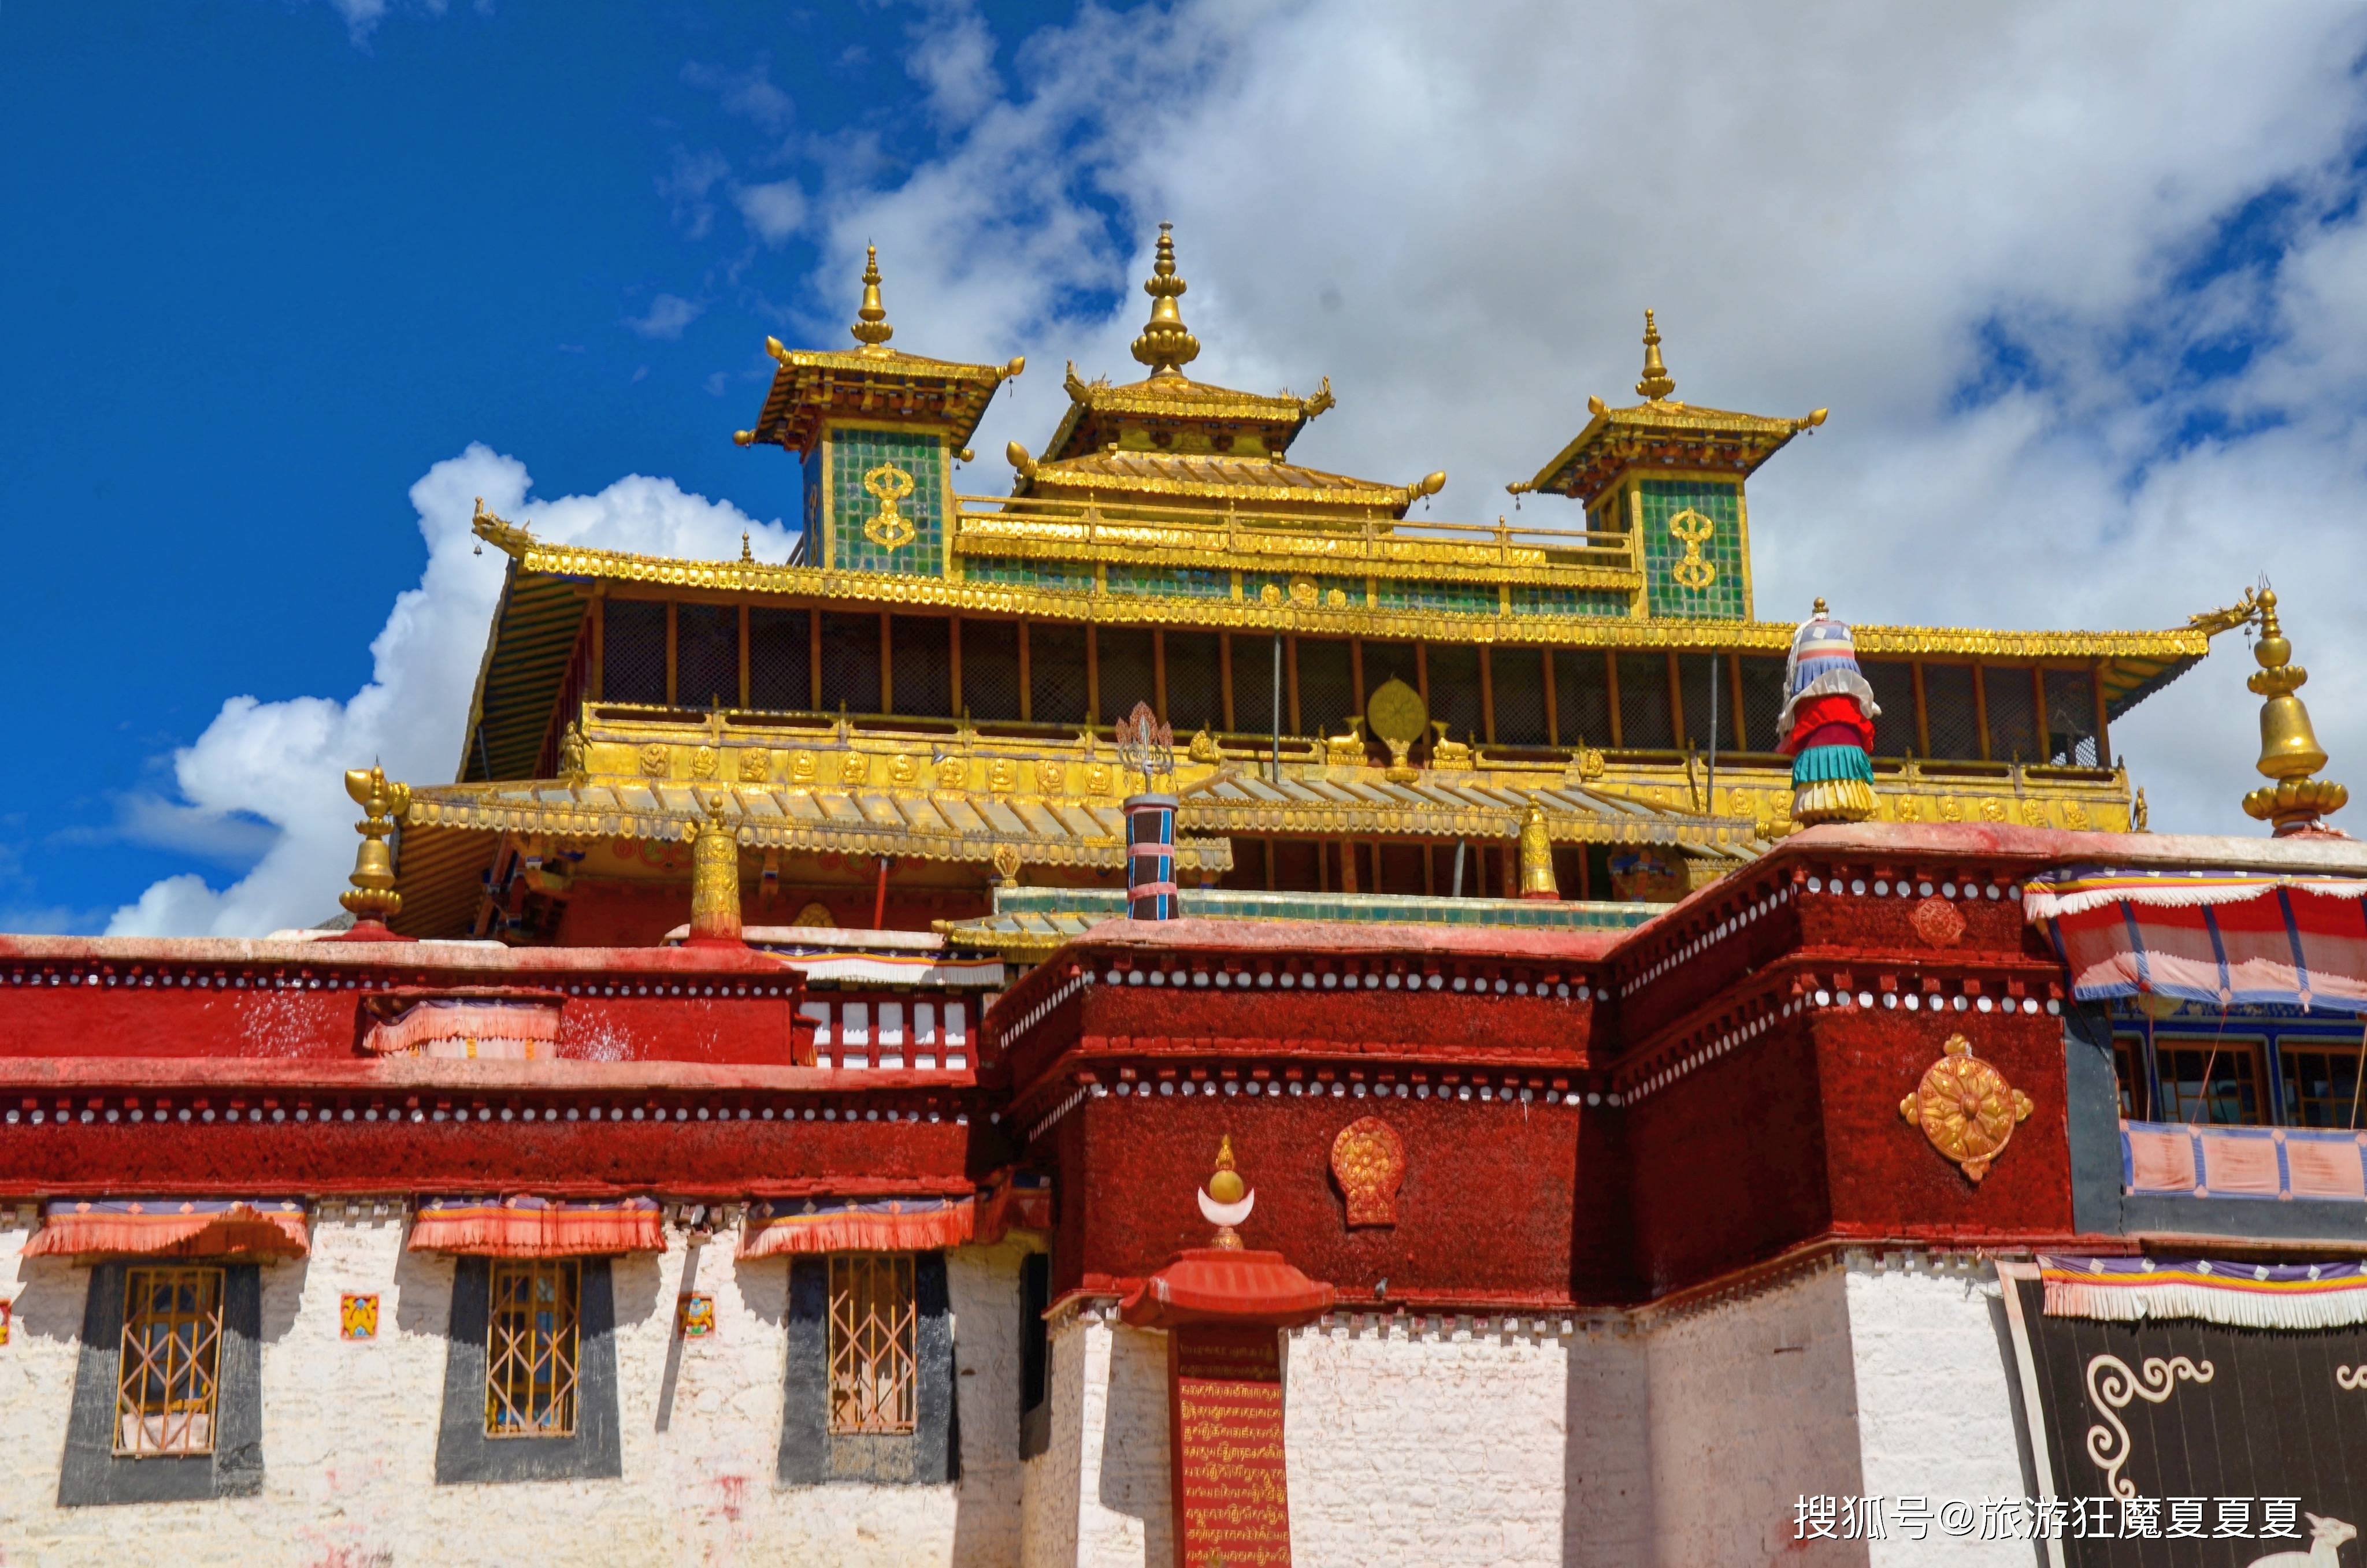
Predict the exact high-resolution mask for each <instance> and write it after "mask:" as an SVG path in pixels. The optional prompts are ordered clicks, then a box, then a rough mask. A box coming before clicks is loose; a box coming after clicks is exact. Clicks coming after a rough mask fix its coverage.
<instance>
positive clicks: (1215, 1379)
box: [1168, 1328, 1290, 1568]
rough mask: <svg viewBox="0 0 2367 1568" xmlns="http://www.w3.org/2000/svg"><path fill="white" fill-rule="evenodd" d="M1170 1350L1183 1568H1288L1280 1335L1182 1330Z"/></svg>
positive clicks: (1171, 1340) (1268, 1330) (1177, 1512)
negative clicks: (1278, 1336)
mask: <svg viewBox="0 0 2367 1568" xmlns="http://www.w3.org/2000/svg"><path fill="white" fill-rule="evenodd" d="M1168 1347H1169V1348H1168V1371H1169V1395H1170V1399H1169V1404H1168V1409H1169V1411H1170V1412H1171V1416H1172V1422H1173V1426H1174V1439H1175V1447H1174V1463H1175V1537H1176V1553H1175V1556H1176V1562H1177V1563H1178V1565H1179V1568H1290V1499H1289V1496H1288V1495H1287V1493H1285V1490H1284V1486H1283V1461H1282V1351H1281V1344H1280V1341H1279V1339H1278V1338H1277V1337H1276V1335H1275V1334H1274V1330H1273V1329H1271V1328H1261V1329H1248V1330H1240V1329H1221V1328H1181V1329H1177V1330H1175V1331H1174V1332H1173V1333H1172V1335H1171V1336H1170V1337H1169V1340H1168Z"/></svg>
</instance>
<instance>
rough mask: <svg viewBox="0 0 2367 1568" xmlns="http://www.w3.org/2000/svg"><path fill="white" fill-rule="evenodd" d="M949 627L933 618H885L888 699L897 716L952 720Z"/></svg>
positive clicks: (904, 616)
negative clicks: (908, 715)
mask: <svg viewBox="0 0 2367 1568" xmlns="http://www.w3.org/2000/svg"><path fill="white" fill-rule="evenodd" d="M953 626H954V624H953V623H952V622H951V621H948V620H944V619H941V618H939V617H937V616H934V615H894V616H890V617H889V622H888V649H889V653H888V657H889V666H888V672H889V677H890V679H889V682H888V697H889V702H890V703H892V704H893V705H894V706H895V709H896V711H897V712H898V713H902V714H916V715H919V716H923V717H927V718H950V717H952V716H953V711H954V684H953V682H954V654H953ZM963 651H964V652H968V649H964V650H963Z"/></svg>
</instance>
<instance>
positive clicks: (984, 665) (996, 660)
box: [961, 621, 1019, 723]
mask: <svg viewBox="0 0 2367 1568" xmlns="http://www.w3.org/2000/svg"><path fill="white" fill-rule="evenodd" d="M961 650H962V685H961V705H962V706H963V707H964V708H965V709H967V710H968V713H969V716H970V717H972V718H975V719H978V720H980V721H981V722H984V723H995V722H998V721H999V722H1002V723H1009V722H1010V721H1011V720H1013V719H1015V718H1017V717H1018V716H1019V623H1018V622H1017V621H964V622H962V624H961Z"/></svg>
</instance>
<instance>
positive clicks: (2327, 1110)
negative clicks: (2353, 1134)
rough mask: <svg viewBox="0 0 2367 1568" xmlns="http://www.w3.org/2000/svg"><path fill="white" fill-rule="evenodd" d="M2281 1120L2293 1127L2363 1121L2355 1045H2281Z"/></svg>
mask: <svg viewBox="0 0 2367 1568" xmlns="http://www.w3.org/2000/svg"><path fill="white" fill-rule="evenodd" d="M2277 1055H2278V1057H2279V1058H2280V1059H2281V1065H2282V1066H2283V1068H2284V1080H2285V1122H2286V1123H2287V1124H2288V1125H2290V1126H2294V1127H2356V1126H2360V1125H2361V1124H2362V1123H2367V1106H2362V1105H2361V1100H2360V1095H2359V1047H2358V1046H2356V1045H2344V1046H2339V1047H2337V1048H2333V1049H2328V1050H2314V1049H2311V1048H2310V1047H2307V1046H2294V1045H2282V1046H2280V1047H2279V1048H2278V1051H2277Z"/></svg>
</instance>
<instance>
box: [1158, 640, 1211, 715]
mask: <svg viewBox="0 0 2367 1568" xmlns="http://www.w3.org/2000/svg"><path fill="white" fill-rule="evenodd" d="M1165 635H1166V638H1167V714H1166V717H1167V722H1168V723H1169V724H1170V725H1172V726H1173V727H1174V729H1175V733H1176V735H1177V736H1178V737H1181V736H1182V735H1183V733H1184V732H1185V731H1186V730H1197V729H1199V728H1201V727H1203V726H1206V728H1209V729H1222V728H1225V682H1224V668H1223V664H1222V660H1223V655H1222V653H1221V652H1220V651H1219V648H1218V643H1217V634H1216V633H1215V632H1169V633H1167V634H1165Z"/></svg>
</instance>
